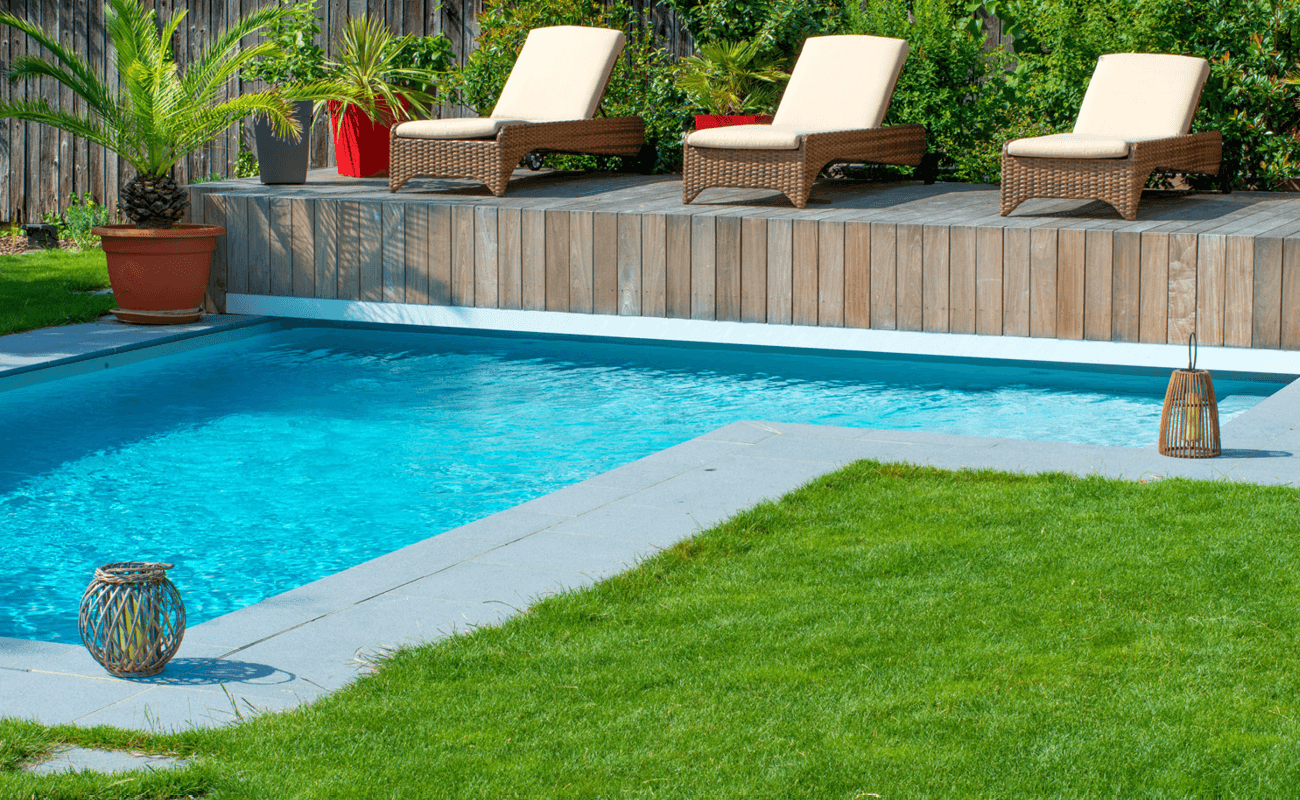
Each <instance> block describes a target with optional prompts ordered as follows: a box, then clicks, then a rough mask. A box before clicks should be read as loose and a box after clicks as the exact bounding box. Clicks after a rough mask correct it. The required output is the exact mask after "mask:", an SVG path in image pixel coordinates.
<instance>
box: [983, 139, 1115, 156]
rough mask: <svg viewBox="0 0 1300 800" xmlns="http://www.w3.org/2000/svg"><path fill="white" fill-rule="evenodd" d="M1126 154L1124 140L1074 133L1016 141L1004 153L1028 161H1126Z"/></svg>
mask: <svg viewBox="0 0 1300 800" xmlns="http://www.w3.org/2000/svg"><path fill="white" fill-rule="evenodd" d="M1128 151H1129V141H1128V140H1127V139H1122V138H1119V137H1115V136H1085V135H1082V134H1077V133H1056V134H1053V135H1051V136H1035V137H1033V138H1031V139H1017V140H1015V141H1014V142H1012V143H1011V144H1009V145H1007V152H1008V153H1010V154H1011V155H1013V156H1022V157H1023V156H1028V157H1031V158H1125V157H1127V156H1128Z"/></svg>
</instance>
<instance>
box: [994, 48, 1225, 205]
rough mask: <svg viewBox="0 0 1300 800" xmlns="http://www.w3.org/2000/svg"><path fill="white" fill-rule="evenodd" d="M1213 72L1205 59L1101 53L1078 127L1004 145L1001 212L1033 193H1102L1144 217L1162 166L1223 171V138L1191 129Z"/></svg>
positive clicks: (1091, 196)
mask: <svg viewBox="0 0 1300 800" xmlns="http://www.w3.org/2000/svg"><path fill="white" fill-rule="evenodd" d="M1209 74H1210V65H1209V64H1208V63H1207V62H1206V61H1205V59H1203V58H1191V57H1188V56H1169V55H1153V54H1150V53H1119V54H1113V55H1105V56H1102V57H1101V58H1100V59H1098V61H1097V69H1096V71H1094V72H1093V73H1092V81H1091V82H1090V83H1089V84H1088V91H1087V93H1086V94H1085V95H1084V96H1083V106H1082V107H1081V108H1080V109H1079V117H1078V119H1077V120H1076V121H1075V124H1074V132H1073V133H1062V134H1056V135H1053V136H1038V137H1035V138H1032V139H1017V140H1016V141H1014V142H1008V143H1007V144H1005V145H1003V147H1002V191H1001V201H1002V202H1001V213H1002V216H1004V217H1005V216H1006V215H1007V214H1010V213H1011V212H1012V211H1014V210H1015V208H1016V206H1018V205H1020V204H1021V203H1023V202H1024V201H1026V200H1028V199H1029V198H1031V197H1065V198H1075V199H1080V200H1102V201H1105V202H1107V203H1110V204H1111V205H1112V206H1114V207H1115V209H1116V210H1117V211H1119V213H1120V216H1122V217H1124V219H1130V220H1131V219H1137V207H1138V202H1139V201H1140V200H1141V199H1142V187H1143V186H1145V185H1146V182H1147V178H1148V177H1150V175H1151V173H1152V172H1154V171H1155V170H1157V169H1165V170H1170V171H1173V172H1194V173H1204V174H1209V175H1215V174H1218V172H1219V162H1220V160H1221V158H1222V155H1223V137H1222V136H1221V135H1220V134H1219V132H1218V131H1210V132H1208V133H1194V134H1188V130H1190V129H1191V125H1192V117H1193V116H1195V115H1196V107H1197V105H1199V104H1200V99H1201V88H1202V87H1203V86H1204V85H1205V79H1206V78H1207V77H1208V76H1209Z"/></svg>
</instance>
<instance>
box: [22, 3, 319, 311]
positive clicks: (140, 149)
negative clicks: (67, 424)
mask: <svg viewBox="0 0 1300 800" xmlns="http://www.w3.org/2000/svg"><path fill="white" fill-rule="evenodd" d="M283 13H284V12H283V10H282V9H280V8H275V7H268V8H265V9H262V10H260V11H256V12H254V13H252V14H250V15H249V16H247V17H245V18H244V19H243V20H242V21H240V22H238V23H236V24H234V25H232V26H231V27H230V28H228V29H227V30H226V31H225V32H224V33H221V34H220V35H216V36H214V37H213V39H212V41H211V43H210V44H209V45H208V46H207V47H206V48H204V49H203V50H201V51H200V52H199V53H197V54H196V56H195V57H194V59H193V60H192V61H191V63H190V66H189V69H187V70H185V71H184V72H182V71H181V70H180V69H179V68H178V67H177V65H176V60H175V58H174V57H173V54H172V48H171V41H172V36H173V35H174V34H175V32H176V29H177V27H178V26H179V25H180V24H181V21H182V20H183V19H184V18H185V12H184V11H179V12H177V13H176V14H175V15H174V16H172V18H171V20H169V21H168V23H167V24H166V25H165V26H163V27H162V28H161V29H160V28H159V24H158V17H157V14H156V13H155V12H154V11H153V10H146V9H145V8H144V6H143V5H142V4H141V1H140V0H109V1H108V3H107V5H106V6H105V9H104V27H105V29H106V32H107V36H108V43H109V44H110V45H111V46H112V49H113V54H112V56H111V57H112V58H113V59H114V64H115V66H116V69H117V81H116V83H112V82H109V81H106V80H105V79H104V78H103V77H102V76H101V75H97V74H96V73H95V71H94V70H93V69H92V68H91V67H90V65H89V64H87V63H86V62H85V61H83V60H82V59H81V58H79V57H78V56H77V54H76V53H74V52H73V51H72V50H71V49H69V48H67V47H64V46H63V45H62V44H61V43H60V42H59V41H58V39H56V38H53V37H51V36H48V35H46V34H45V33H44V32H43V31H41V29H40V28H38V27H36V26H35V25H33V24H32V23H30V22H28V21H26V20H22V19H19V18H17V17H15V16H13V15H12V14H0V25H6V26H8V27H11V28H15V29H17V30H20V31H22V32H23V33H25V34H27V35H28V36H30V37H31V38H32V39H34V40H35V41H36V42H37V43H38V44H39V45H41V46H42V47H44V48H45V49H46V50H47V51H49V53H50V54H51V55H52V56H53V59H52V60H46V59H45V58H41V57H39V56H24V57H23V58H19V59H16V60H15V61H14V63H13V67H12V69H11V70H10V78H11V79H13V80H19V79H22V78H37V77H46V78H52V79H54V80H55V81H57V82H58V83H60V84H62V85H63V86H64V87H66V88H67V89H68V90H70V91H71V92H72V94H73V95H75V96H76V97H78V98H80V99H81V101H82V103H83V104H84V106H85V110H84V111H70V110H66V109H54V108H51V107H50V105H49V103H47V102H46V101H45V100H14V101H10V102H7V103H0V119H5V118H12V119H21V120H25V121H28V122H39V123H43V124H45V125H49V126H51V127H54V128H58V129H59V130H62V131H67V132H68V133H71V134H72V135H74V136H80V137H82V138H83V139H86V140H88V141H91V142H94V143H96V144H99V145H102V146H103V147H104V148H105V149H106V150H108V151H110V152H112V153H116V154H117V155H118V156H119V157H121V158H122V160H124V161H126V162H127V163H128V164H130V165H131V167H133V168H134V169H135V173H136V174H135V177H133V178H132V179H131V180H130V181H128V182H127V183H125V184H124V185H123V186H122V188H121V192H120V195H119V196H120V199H119V200H118V203H117V207H118V210H120V211H121V212H122V213H123V214H124V215H125V216H126V217H127V219H129V220H131V224H129V225H103V226H99V227H96V228H95V229H94V230H93V233H94V234H95V235H97V236H99V237H101V243H102V245H103V248H104V252H105V253H106V254H107V256H108V275H109V281H110V283H111V284H112V287H113V294H114V296H115V297H116V299H117V302H118V304H119V306H121V307H120V308H115V309H113V313H114V314H116V315H117V318H118V319H120V320H123V321H125V322H140V323H149V324H167V323H175V322H191V321H193V320H196V319H198V318H199V315H200V314H201V313H202V306H203V292H204V289H205V287H206V286H207V282H208V268H209V266H210V264H211V258H212V251H213V250H214V249H215V247H216V238H217V237H218V236H220V235H222V234H224V233H225V230H224V229H223V228H219V227H216V226H212V225H193V224H180V223H179V220H180V219H181V217H183V216H184V215H185V211H186V209H187V208H188V206H189V195H188V193H187V192H186V189H185V187H183V186H178V185H177V183H176V181H175V179H174V178H173V177H172V175H171V171H172V167H173V166H175V164H176V162H178V161H180V160H181V159H182V158H185V157H186V156H187V155H188V154H189V153H191V152H193V151H194V150H196V149H198V148H200V147H202V146H203V145H205V144H207V143H208V142H210V141H212V140H213V139H215V138H216V137H217V136H218V135H219V134H220V133H221V132H222V131H224V130H226V129H227V128H229V127H230V126H231V125H233V124H235V123H236V122H238V121H239V120H241V119H243V118H244V117H247V116H249V115H251V114H257V115H262V116H265V117H267V118H268V119H270V120H271V122H272V124H273V125H274V126H275V127H276V130H277V132H279V133H280V134H281V135H285V136H287V135H290V134H292V133H293V132H294V130H295V125H296V123H295V122H294V120H293V119H292V118H291V117H290V113H291V109H290V108H289V105H288V103H287V102H286V101H285V100H284V98H283V97H281V96H280V94H279V93H277V92H274V91H265V92H252V93H249V94H244V95H240V96H238V97H234V98H231V99H229V100H225V101H222V102H218V101H217V92H218V91H220V90H221V89H222V88H223V87H224V86H225V85H226V84H227V83H228V82H229V80H230V79H231V77H233V76H234V75H236V74H238V73H239V71H240V70H241V69H242V68H244V67H245V66H246V65H247V64H248V63H249V62H250V61H252V60H253V59H255V58H258V57H260V56H264V55H267V54H269V53H271V52H273V51H274V48H275V45H274V44H273V43H271V42H264V43H261V44H257V45H253V46H251V47H244V48H241V47H240V40H241V39H243V38H244V37H246V36H252V35H254V34H256V33H257V32H258V31H260V30H262V29H263V28H265V27H267V26H268V25H270V24H271V23H273V22H275V21H276V20H278V19H280V18H281V17H282V16H283Z"/></svg>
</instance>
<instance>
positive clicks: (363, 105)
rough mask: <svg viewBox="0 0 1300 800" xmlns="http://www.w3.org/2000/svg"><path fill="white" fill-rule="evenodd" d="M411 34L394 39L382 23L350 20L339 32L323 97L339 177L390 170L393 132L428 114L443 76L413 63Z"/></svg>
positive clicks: (321, 92)
mask: <svg viewBox="0 0 1300 800" xmlns="http://www.w3.org/2000/svg"><path fill="white" fill-rule="evenodd" d="M414 38H415V37H412V36H394V35H393V32H392V31H391V30H389V28H388V26H387V25H385V24H384V23H383V22H382V21H381V20H378V19H370V18H368V17H366V16H365V15H362V16H359V17H352V18H349V19H348V20H347V21H346V22H344V23H343V28H342V30H341V31H340V32H339V55H338V60H337V61H334V62H331V63H330V64H329V70H330V73H331V77H330V79H329V80H328V81H326V82H325V83H324V84H323V88H322V89H321V91H320V94H319V95H318V96H319V97H324V98H326V99H327V102H328V105H329V111H330V127H331V130H332V132H333V133H334V156H335V160H336V161H337V163H338V170H339V174H340V175H348V176H351V177H354V178H369V177H373V176H375V175H383V174H386V173H387V172H388V134H389V131H390V130H391V129H392V127H393V126H394V125H396V124H397V123H399V122H403V121H405V120H407V119H409V118H410V112H411V111H415V112H416V113H419V114H421V115H425V114H428V113H429V104H430V103H431V102H432V100H433V95H432V93H431V91H430V90H429V88H428V87H431V86H433V85H434V84H436V83H437V80H438V75H437V73H436V72H435V71H434V70H431V69H429V68H427V67H422V66H415V65H413V64H412V63H411V55H410V53H409V47H410V44H411V41H412V40H413V39H414Z"/></svg>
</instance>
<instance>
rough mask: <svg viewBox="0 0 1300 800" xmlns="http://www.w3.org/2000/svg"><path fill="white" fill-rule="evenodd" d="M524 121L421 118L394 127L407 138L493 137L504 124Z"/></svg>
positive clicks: (477, 118) (395, 131) (485, 118)
mask: <svg viewBox="0 0 1300 800" xmlns="http://www.w3.org/2000/svg"><path fill="white" fill-rule="evenodd" d="M522 121H523V120H518V119H496V118H493V117H465V118H462V119H419V120H414V121H412V122H403V123H402V124H401V125H398V126H397V127H396V128H394V129H393V133H394V134H396V135H397V136H401V137H403V138H407V139H492V138H494V137H495V136H496V135H497V131H499V130H501V126H502V125H506V124H507V123H512V122H514V123H517V122H522Z"/></svg>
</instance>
